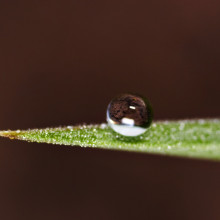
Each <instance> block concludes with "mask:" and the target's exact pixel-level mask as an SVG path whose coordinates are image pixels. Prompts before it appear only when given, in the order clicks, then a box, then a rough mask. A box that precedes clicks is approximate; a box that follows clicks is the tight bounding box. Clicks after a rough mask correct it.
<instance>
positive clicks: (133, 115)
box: [107, 94, 153, 136]
mask: <svg viewBox="0 0 220 220" xmlns="http://www.w3.org/2000/svg"><path fill="white" fill-rule="evenodd" d="M152 118H153V112H152V107H151V105H150V103H149V102H148V100H147V99H145V98H143V97H142V96H139V95H134V94H122V95H119V96H117V97H116V98H114V99H113V100H112V101H111V102H110V103H109V105H108V108H107V122H108V124H109V125H110V127H111V128H112V129H113V130H114V131H116V132H117V133H119V134H121V135H124V136H138V135H141V134H143V133H144V132H145V131H146V130H147V128H148V127H149V126H150V125H151V122H152Z"/></svg>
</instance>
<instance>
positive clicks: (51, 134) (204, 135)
mask: <svg viewBox="0 0 220 220" xmlns="http://www.w3.org/2000/svg"><path fill="white" fill-rule="evenodd" d="M0 136H3V137H9V138H11V139H20V140H26V141H30V142H38V143H51V144H60V145H71V146H74V145H79V146H82V147H97V148H105V149H114V150H126V151H136V152H146V153H158V154H165V155H174V156H184V157H195V158H206V159H214V160H220V119H206V120H204V119H200V120H182V121H161V122H155V123H153V124H152V126H151V128H150V129H149V130H148V131H147V132H146V133H145V134H144V135H141V136H139V137H134V138H129V137H123V136H120V135H118V134H116V133H114V132H113V131H112V130H111V129H110V128H109V127H108V126H107V125H106V124H101V125H84V126H67V127H59V128H47V129H32V130H26V131H19V130H18V131H2V132H0Z"/></svg>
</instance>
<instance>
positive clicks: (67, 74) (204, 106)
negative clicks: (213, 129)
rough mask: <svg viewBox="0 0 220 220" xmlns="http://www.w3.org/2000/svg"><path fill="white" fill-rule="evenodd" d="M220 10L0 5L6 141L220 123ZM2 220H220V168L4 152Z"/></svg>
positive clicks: (203, 4) (36, 148)
mask: <svg viewBox="0 0 220 220" xmlns="http://www.w3.org/2000/svg"><path fill="white" fill-rule="evenodd" d="M219 39H220V3H219V1H214V0H211V1H207V0H205V1H196V0H191V1H174V0H166V1H163V0H159V1H153V0H148V1H140V0H127V1H122V0H117V1H114V0H113V1H112V0H111V1H110V0H106V1H101V0H95V1H85V0H80V1H79V0H72V1H67V0H63V1H59V0H53V1H52V0H51V1H45V0H38V1H27V0H26V1H25V0H21V1H13V0H12V1H8V0H1V1H0V100H1V108H0V130H4V129H18V128H20V129H26V128H34V127H46V126H58V125H69V124H78V123H82V122H86V123H92V122H95V123H99V122H102V121H104V120H105V110H106V106H107V104H108V102H109V100H110V99H111V98H112V97H113V96H115V95H116V94H118V93H122V92H129V91H130V92H138V93H140V94H143V95H146V96H147V97H149V99H150V100H151V102H152V104H153V107H154V112H155V119H175V118H194V117H219V115H220V114H219V112H220V103H219V92H220V88H219V72H220V63H219V53H220V52H219V51H220V40H219ZM0 178H1V179H0V219H2V220H6V219H10V220H14V219H16V220H17V219H32V220H34V219H36V220H37V219H47V220H49V219H79V220H81V219H106V220H108V219H219V218H220V210H219V204H220V187H219V184H220V164H219V163H214V162H207V161H197V160H186V159H178V158H169V157H162V156H153V155H140V154H135V153H126V152H114V151H103V150H95V149H82V148H77V147H60V146H55V147H54V146H52V145H46V144H33V143H32V144H30V143H24V142H18V141H13V142H12V141H10V140H5V139H1V141H0Z"/></svg>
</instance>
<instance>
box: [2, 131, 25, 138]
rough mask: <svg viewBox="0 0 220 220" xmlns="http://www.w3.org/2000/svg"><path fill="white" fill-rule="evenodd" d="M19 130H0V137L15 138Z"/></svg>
mask: <svg viewBox="0 0 220 220" xmlns="http://www.w3.org/2000/svg"><path fill="white" fill-rule="evenodd" d="M20 132H21V131H20V130H17V131H11V130H8V131H0V137H6V138H10V139H15V138H18V136H19V134H20Z"/></svg>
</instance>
